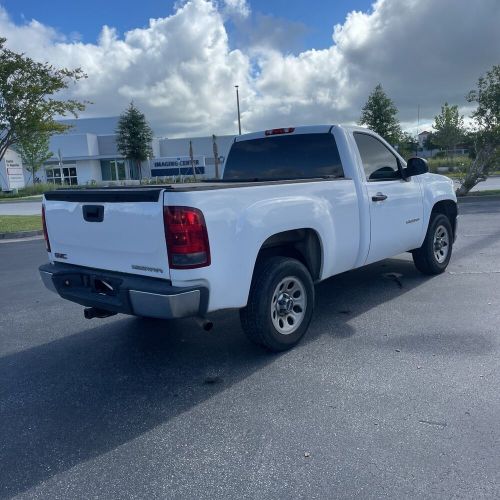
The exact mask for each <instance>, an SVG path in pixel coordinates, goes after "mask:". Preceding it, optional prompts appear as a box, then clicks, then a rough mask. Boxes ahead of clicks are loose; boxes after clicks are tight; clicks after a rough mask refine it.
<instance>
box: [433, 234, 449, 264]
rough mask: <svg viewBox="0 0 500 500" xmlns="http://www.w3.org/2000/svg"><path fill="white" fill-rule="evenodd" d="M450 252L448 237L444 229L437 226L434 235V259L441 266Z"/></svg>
mask: <svg viewBox="0 0 500 500" xmlns="http://www.w3.org/2000/svg"><path fill="white" fill-rule="evenodd" d="M449 251H450V235H449V233H448V229H446V227H444V226H442V225H439V226H438V227H437V228H436V231H435V233H434V258H435V259H436V261H437V262H439V263H440V264H442V263H443V262H444V261H445V260H446V258H447V257H448V253H449Z"/></svg>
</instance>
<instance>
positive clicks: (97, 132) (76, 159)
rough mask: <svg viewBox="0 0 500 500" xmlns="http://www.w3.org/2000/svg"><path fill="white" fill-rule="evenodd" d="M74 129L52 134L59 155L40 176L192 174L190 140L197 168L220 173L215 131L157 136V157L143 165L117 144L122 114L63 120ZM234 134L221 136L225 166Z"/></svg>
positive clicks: (91, 178)
mask: <svg viewBox="0 0 500 500" xmlns="http://www.w3.org/2000/svg"><path fill="white" fill-rule="evenodd" d="M61 122H62V123H64V124H66V125H70V126H71V129H70V130H68V132H67V133H65V134H58V135H54V136H52V138H51V140H50V150H51V151H52V152H53V153H54V157H53V158H52V159H51V160H49V161H48V162H46V164H45V165H44V167H43V168H42V169H40V170H39V171H38V172H37V173H36V177H37V178H38V179H39V180H40V181H41V182H49V183H55V184H67V185H76V184H80V185H82V184H83V185H85V184H93V183H101V182H106V183H112V182H120V181H134V180H138V179H140V178H141V177H142V178H148V177H150V176H153V177H170V176H177V175H179V174H180V175H189V174H190V173H191V172H192V168H191V161H190V156H189V155H190V146H189V142H190V141H191V144H192V150H193V156H194V158H195V166H196V172H197V173H198V174H199V175H200V177H214V176H215V159H214V153H213V141H212V137H196V138H191V139H189V138H187V139H168V138H155V139H154V140H153V144H152V149H153V158H151V159H150V160H149V161H146V162H143V164H142V166H141V170H142V172H140V171H139V168H138V166H137V165H136V164H135V163H133V162H129V161H127V160H125V159H124V158H123V156H121V155H120V154H119V152H118V149H117V147H116V128H117V125H118V117H106V118H79V119H75V120H62V121H61ZM233 140H234V136H221V137H217V139H216V142H217V146H218V153H219V161H220V163H221V165H220V168H221V170H220V171H222V168H223V164H224V161H225V159H226V157H227V152H228V150H229V147H230V145H231V143H232V142H233Z"/></svg>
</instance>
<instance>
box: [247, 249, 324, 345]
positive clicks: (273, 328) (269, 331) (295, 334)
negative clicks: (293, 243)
mask: <svg viewBox="0 0 500 500" xmlns="http://www.w3.org/2000/svg"><path fill="white" fill-rule="evenodd" d="M292 283H293V286H291V284H292ZM279 285H280V286H281V285H283V289H282V291H281V292H279V291H278V286H279ZM285 289H286V290H288V289H289V290H290V294H288V292H287V291H286V290H285ZM278 299H279V300H278ZM290 299H291V303H290ZM273 304H274V306H273ZM299 310H301V312H300V311H299ZM313 310H314V284H313V281H312V278H311V274H310V273H309V271H308V270H307V268H306V267H305V266H304V265H303V264H302V263H301V262H299V261H298V260H296V259H290V258H286V257H270V258H269V259H267V260H265V261H264V262H262V263H259V264H258V265H257V268H256V269H255V272H254V276H253V279H252V285H251V287H250V294H249V297H248V303H247V306H246V307H245V308H243V309H241V310H240V319H241V326H242V328H243V331H244V332H245V334H246V335H247V336H248V338H249V339H250V340H251V341H252V342H254V343H255V344H258V345H260V346H263V347H265V348H266V349H268V350H269V351H272V352H280V351H286V350H287V349H290V348H292V347H293V346H295V345H296V344H297V343H298V342H299V341H300V339H301V338H302V337H303V336H304V334H305V333H306V331H307V328H308V327H309V323H310V322H311V318H312V314H313ZM278 311H279V312H278ZM294 318H299V320H297V321H295V319H294ZM286 329H290V330H291V331H290V332H289V333H284V331H285V330H286Z"/></svg>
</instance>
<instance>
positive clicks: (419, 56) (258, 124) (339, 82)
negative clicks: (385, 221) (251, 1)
mask: <svg viewBox="0 0 500 500" xmlns="http://www.w3.org/2000/svg"><path fill="white" fill-rule="evenodd" d="M228 9H229V10H228ZM231 9H232V10H231ZM464 13H467V14H464ZM228 15H231V16H236V15H240V16H248V15H250V9H249V7H248V4H247V3H246V1H241V0H224V1H223V2H219V3H218V4H216V3H215V2H211V1H209V0H189V1H184V2H182V3H180V4H179V5H178V6H177V7H176V10H175V12H174V13H173V14H172V15H170V16H168V17H165V18H159V19H153V20H151V21H150V23H149V26H148V27H146V28H138V29H135V30H132V31H129V32H127V33H125V34H124V35H123V37H120V36H119V35H118V34H117V32H116V30H114V29H113V28H111V27H107V26H104V27H103V28H102V32H101V35H100V38H99V40H98V42H97V43H95V44H89V43H86V44H85V43H82V42H80V41H78V40H74V39H73V38H69V39H68V38H67V37H64V36H62V35H61V34H59V33H57V32H56V31H55V30H54V29H52V28H51V27H49V26H44V25H42V24H40V23H39V22H37V21H30V22H28V23H25V24H21V25H18V24H15V23H14V22H13V21H12V20H11V19H10V18H9V16H8V14H7V12H6V11H5V10H4V9H2V8H1V7H0V33H1V34H2V36H5V37H7V39H8V46H9V47H11V48H12V49H14V50H19V51H24V52H26V53H27V54H29V55H30V56H32V57H33V58H36V59H39V60H49V61H50V62H51V63H53V64H55V65H58V66H66V67H75V66H81V67H82V68H83V69H84V70H85V71H86V72H87V73H88V75H89V78H88V79H87V80H86V81H84V82H82V83H80V84H78V85H77V86H75V87H74V88H72V89H71V91H70V95H71V96H72V97H77V98H80V99H88V100H90V101H92V102H93V103H94V104H93V105H91V106H89V108H88V111H87V112H86V115H87V116H103V115H111V114H113V115H115V114H118V113H120V112H121V111H122V110H123V109H124V108H125V106H126V105H127V103H128V102H129V101H130V100H131V99H133V100H134V101H135V103H136V104H137V105H138V106H139V107H140V108H141V109H142V110H143V111H144V112H145V113H146V115H147V117H148V119H149V120H150V122H151V123H152V125H153V127H154V128H155V130H156V132H157V133H159V134H166V135H169V136H175V135H185V134H211V133H213V132H215V133H217V134H220V133H226V132H234V131H235V130H236V120H235V118H236V117H235V114H236V113H235V96H234V85H235V84H239V85H240V97H241V108H242V123H243V126H244V128H245V129H246V130H256V129H262V128H269V127H275V126H286V125H293V124H310V123H336V122H354V121H356V120H357V119H358V118H359V115H360V108H361V106H362V105H363V103H364V101H365V100H366V97H367V95H368V93H369V92H370V91H371V89H372V88H373V87H374V86H375V85H376V84H377V83H378V82H381V83H382V85H383V86H384V88H385V89H386V91H387V92H388V94H389V95H390V96H391V97H392V98H393V99H394V100H395V102H396V104H397V106H398V107H399V109H400V118H401V120H402V121H403V122H404V123H408V124H409V125H411V122H414V121H415V118H416V112H417V105H418V104H420V114H421V121H422V123H425V122H429V121H432V117H433V116H434V115H435V114H437V113H438V112H439V110H440V106H441V104H442V103H443V102H444V101H448V102H450V103H457V104H460V105H465V104H466V103H465V100H464V95H465V93H466V92H467V91H468V90H469V89H470V88H473V87H474V85H475V82H476V80H477V78H478V77H479V76H480V75H481V74H482V73H484V72H485V71H486V70H487V69H489V68H490V67H491V66H492V65H493V64H499V63H500V56H499V54H498V47H500V30H498V28H497V27H498V25H499V24H500V3H499V2H498V0H482V1H481V2H478V3H476V4H474V8H471V4H470V1H469V0H442V1H440V2H435V1H433V0H418V1H417V0H404V1H402V0H379V1H378V2H376V3H375V4H374V6H373V9H372V11H371V12H369V13H362V12H352V13H350V14H349V15H348V16H347V18H346V20H345V22H344V23H343V24H342V25H337V26H335V27H334V28H332V32H333V35H332V37H333V38H332V45H331V47H329V48H326V49H321V50H314V49H311V50H307V51H304V52H301V53H299V54H296V55H293V54H287V53H284V52H282V50H281V49H280V44H279V43H276V44H275V45H274V46H273V43H272V42H266V44H260V45H259V44H255V43H251V44H249V45H248V46H247V47H245V48H242V49H240V50H235V49H232V48H231V46H230V44H229V41H228V34H227V31H226V28H225V24H224V23H225V19H226V18H227V16H228ZM233 18H234V17H233ZM269 29H272V27H271V28H269ZM277 29H278V27H277ZM268 39H269V40H273V37H272V36H269V38H268ZM275 39H276V40H278V39H279V36H276V38H275Z"/></svg>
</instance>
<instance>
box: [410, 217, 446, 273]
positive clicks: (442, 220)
mask: <svg viewBox="0 0 500 500" xmlns="http://www.w3.org/2000/svg"><path fill="white" fill-rule="evenodd" d="M452 248H453V230H452V228H451V223H450V219H448V217H446V215H443V214H434V215H431V220H430V221H429V227H428V228H427V234H426V235H425V240H424V243H423V244H422V246H421V247H420V248H417V249H416V250H413V251H412V254H413V262H414V263H415V267H416V268H417V269H418V270H419V271H420V272H421V273H423V274H428V275H434V274H441V273H443V272H444V271H445V269H446V268H447V266H448V263H449V262H450V258H451V252H452Z"/></svg>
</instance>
